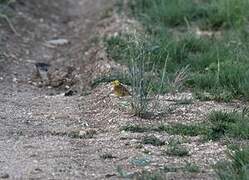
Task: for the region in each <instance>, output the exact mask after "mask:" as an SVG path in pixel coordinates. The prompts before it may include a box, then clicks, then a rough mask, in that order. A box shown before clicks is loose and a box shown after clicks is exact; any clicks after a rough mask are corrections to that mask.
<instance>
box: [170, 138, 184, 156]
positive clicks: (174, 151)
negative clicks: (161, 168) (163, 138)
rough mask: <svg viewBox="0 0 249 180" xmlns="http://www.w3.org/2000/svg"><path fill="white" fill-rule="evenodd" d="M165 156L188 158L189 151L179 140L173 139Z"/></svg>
mask: <svg viewBox="0 0 249 180" xmlns="http://www.w3.org/2000/svg"><path fill="white" fill-rule="evenodd" d="M165 154H166V155H168V156H179V157H183V156H188V155H189V151H188V150H187V149H186V148H185V147H184V146H182V145H181V143H180V142H179V141H178V140H175V139H172V140H171V141H169V143H168V148H167V150H166V151H165Z"/></svg>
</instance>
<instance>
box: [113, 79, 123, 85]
mask: <svg viewBox="0 0 249 180" xmlns="http://www.w3.org/2000/svg"><path fill="white" fill-rule="evenodd" d="M120 84H121V83H120V82H119V80H115V81H112V85H113V86H119V85H120Z"/></svg>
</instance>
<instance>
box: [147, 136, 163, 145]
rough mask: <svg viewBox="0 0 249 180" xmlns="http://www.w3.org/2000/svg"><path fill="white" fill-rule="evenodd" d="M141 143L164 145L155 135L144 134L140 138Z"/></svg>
mask: <svg viewBox="0 0 249 180" xmlns="http://www.w3.org/2000/svg"><path fill="white" fill-rule="evenodd" d="M142 143H143V144H151V145H153V146H163V145H165V142H164V141H161V140H160V139H158V138H157V137H155V136H145V137H144V138H143V140H142Z"/></svg>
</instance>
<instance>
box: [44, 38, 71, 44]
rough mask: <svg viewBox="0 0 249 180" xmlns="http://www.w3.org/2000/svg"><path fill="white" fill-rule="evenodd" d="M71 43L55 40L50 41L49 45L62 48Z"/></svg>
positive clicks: (64, 40) (65, 40)
mask: <svg viewBox="0 0 249 180" xmlns="http://www.w3.org/2000/svg"><path fill="white" fill-rule="evenodd" d="M68 43H69V41H68V40H67V39H54V40H50V41H48V44H50V45H55V46H62V45H66V44H68Z"/></svg>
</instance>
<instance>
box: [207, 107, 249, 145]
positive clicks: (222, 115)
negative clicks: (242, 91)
mask: <svg viewBox="0 0 249 180" xmlns="http://www.w3.org/2000/svg"><path fill="white" fill-rule="evenodd" d="M208 121H209V122H210V128H211V131H209V133H208V134H207V136H208V138H209V139H213V140H215V139H219V138H221V137H224V136H229V137H234V138H241V139H248V138H249V117H248V115H247V114H245V113H243V112H242V113H241V112H237V111H233V112H222V111H213V112H211V113H210V115H209V117H208Z"/></svg>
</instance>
